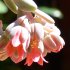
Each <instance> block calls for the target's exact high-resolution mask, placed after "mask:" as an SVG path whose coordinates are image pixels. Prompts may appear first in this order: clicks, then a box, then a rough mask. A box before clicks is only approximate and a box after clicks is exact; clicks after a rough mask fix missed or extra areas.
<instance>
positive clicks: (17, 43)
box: [12, 32, 20, 47]
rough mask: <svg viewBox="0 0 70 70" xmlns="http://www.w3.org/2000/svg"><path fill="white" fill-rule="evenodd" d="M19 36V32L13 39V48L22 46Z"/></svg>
mask: <svg viewBox="0 0 70 70" xmlns="http://www.w3.org/2000/svg"><path fill="white" fill-rule="evenodd" d="M19 35H20V33H19V32H17V33H16V35H15V36H14V37H13V38H12V45H13V47H17V46H19V45H20V40H19Z"/></svg>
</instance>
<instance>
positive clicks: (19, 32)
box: [6, 26, 30, 63]
mask: <svg viewBox="0 0 70 70" xmlns="http://www.w3.org/2000/svg"><path fill="white" fill-rule="evenodd" d="M10 35H11V37H12V38H11V40H10V41H9V42H8V44H7V46H6V49H7V53H8V56H9V57H10V58H11V59H12V60H13V61H14V62H15V63H18V62H20V61H22V60H23V59H24V58H25V53H26V52H27V51H26V50H27V48H28V46H29V41H30V34H29V32H28V31H27V29H25V28H24V27H22V26H15V27H13V28H12V29H11V31H10Z"/></svg>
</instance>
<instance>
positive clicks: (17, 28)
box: [0, 11, 65, 66]
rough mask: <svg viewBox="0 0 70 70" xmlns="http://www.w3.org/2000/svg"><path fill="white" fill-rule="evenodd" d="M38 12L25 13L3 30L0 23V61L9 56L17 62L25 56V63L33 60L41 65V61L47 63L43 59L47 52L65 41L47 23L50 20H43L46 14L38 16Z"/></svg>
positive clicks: (58, 32)
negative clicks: (33, 14) (33, 13)
mask: <svg viewBox="0 0 70 70" xmlns="http://www.w3.org/2000/svg"><path fill="white" fill-rule="evenodd" d="M40 13H42V12H40ZM40 13H39V14H38V11H37V13H36V15H35V16H34V17H33V16H32V14H31V13H26V15H24V16H22V17H19V18H17V20H16V21H14V22H13V23H11V24H10V25H8V26H7V28H6V30H5V31H3V30H2V24H0V29H1V31H0V60H1V61H3V60H5V59H7V58H8V57H10V58H11V59H12V61H13V62H15V63H19V62H20V61H22V60H24V59H25V58H26V62H25V64H27V65H28V66H30V65H31V64H32V63H33V62H37V63H38V64H40V65H43V61H44V62H46V63H48V62H47V61H46V60H45V59H44V57H45V56H46V55H47V53H51V52H55V53H56V52H59V51H60V50H61V49H62V48H63V46H64V45H65V42H64V40H63V38H62V37H61V36H60V34H61V32H60V30H59V29H58V28H57V27H56V26H55V24H51V23H49V22H50V20H48V22H47V20H45V19H46V17H47V15H46V16H45V17H44V15H42V16H40ZM38 15H39V16H38ZM44 18H45V19H44ZM47 19H48V18H47ZM49 19H50V18H49ZM1 32H2V33H1ZM3 43H4V44H3ZM1 49H2V50H1Z"/></svg>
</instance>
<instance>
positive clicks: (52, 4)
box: [0, 0, 70, 70]
mask: <svg viewBox="0 0 70 70" xmlns="http://www.w3.org/2000/svg"><path fill="white" fill-rule="evenodd" d="M34 1H35V2H36V4H37V5H38V6H39V9H41V10H42V11H44V12H45V13H47V14H49V15H50V16H51V17H52V18H54V20H55V22H56V23H55V24H56V25H57V27H59V28H60V30H61V32H62V34H61V36H62V37H63V38H64V39H65V42H66V45H65V46H64V48H63V49H62V50H61V51H60V52H59V53H57V54H55V53H51V54H49V55H48V56H46V57H45V58H46V60H48V61H49V63H48V64H46V63H44V65H43V66H40V65H38V64H37V63H33V65H31V66H30V67H28V66H25V65H24V63H25V60H24V61H22V62H20V63H18V64H15V63H13V62H12V61H11V60H10V59H7V60H5V61H3V62H1V61H0V70H70V24H69V23H70V17H69V16H70V4H69V3H70V2H69V1H67V0H66V1H65V0H34ZM16 16H17V15H15V14H14V13H13V12H11V11H10V10H9V9H8V8H7V6H6V5H5V4H4V2H3V0H0V20H2V21H3V25H4V27H3V29H5V28H6V26H7V25H8V24H10V23H11V22H13V21H14V20H15V19H16Z"/></svg>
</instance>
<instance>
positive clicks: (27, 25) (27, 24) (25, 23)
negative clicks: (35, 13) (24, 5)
mask: <svg viewBox="0 0 70 70" xmlns="http://www.w3.org/2000/svg"><path fill="white" fill-rule="evenodd" d="M24 25H25V28H26V29H27V30H28V31H29V32H31V28H30V24H29V22H28V19H27V18H26V19H25V20H24Z"/></svg>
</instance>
